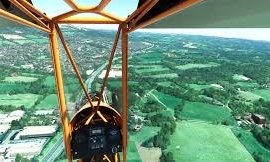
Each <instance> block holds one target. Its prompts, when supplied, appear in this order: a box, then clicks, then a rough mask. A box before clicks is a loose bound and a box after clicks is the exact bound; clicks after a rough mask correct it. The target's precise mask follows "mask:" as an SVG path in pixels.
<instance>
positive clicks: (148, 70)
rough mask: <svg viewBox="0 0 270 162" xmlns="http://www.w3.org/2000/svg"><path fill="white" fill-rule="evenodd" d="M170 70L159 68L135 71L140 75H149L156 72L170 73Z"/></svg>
mask: <svg viewBox="0 0 270 162" xmlns="http://www.w3.org/2000/svg"><path fill="white" fill-rule="evenodd" d="M169 70H170V69H169V68H164V67H158V68H138V69H136V70H135V72H136V73H138V74H147V73H154V72H164V73H165V72H168V71H169Z"/></svg>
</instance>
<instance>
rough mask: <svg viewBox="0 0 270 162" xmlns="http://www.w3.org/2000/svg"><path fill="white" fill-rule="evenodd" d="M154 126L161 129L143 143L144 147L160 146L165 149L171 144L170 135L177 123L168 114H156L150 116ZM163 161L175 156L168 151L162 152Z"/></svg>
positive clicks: (171, 159) (167, 161) (170, 159)
mask: <svg viewBox="0 0 270 162" xmlns="http://www.w3.org/2000/svg"><path fill="white" fill-rule="evenodd" d="M149 120H150V121H151V125H152V126H159V127H161V130H160V131H159V132H158V134H157V135H155V136H154V137H152V138H150V139H149V140H146V141H145V142H144V143H143V144H142V145H143V146H144V147H160V148H161V149H162V150H165V149H166V148H167V146H168V145H169V144H170V136H171V135H172V134H173V133H174V132H175V128H176V123H175V121H174V120H173V118H172V117H171V116H168V115H166V114H162V113H160V114H156V115H153V116H151V117H149ZM160 160H161V161H164V162H165V161H166V162H169V161H173V156H172V155H168V154H167V153H166V152H164V151H163V152H162V156H161V159H160Z"/></svg>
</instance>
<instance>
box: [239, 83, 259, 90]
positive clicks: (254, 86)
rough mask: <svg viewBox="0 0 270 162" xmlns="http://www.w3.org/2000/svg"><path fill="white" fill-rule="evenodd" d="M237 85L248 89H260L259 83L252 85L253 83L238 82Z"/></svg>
mask: <svg viewBox="0 0 270 162" xmlns="http://www.w3.org/2000/svg"><path fill="white" fill-rule="evenodd" d="M235 85H238V86H240V87H242V88H246V89H252V88H257V87H259V84H258V83H251V82H237V83H236V84H235Z"/></svg>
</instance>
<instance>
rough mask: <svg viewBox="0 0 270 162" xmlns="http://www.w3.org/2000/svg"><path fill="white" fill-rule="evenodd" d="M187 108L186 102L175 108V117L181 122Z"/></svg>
mask: <svg viewBox="0 0 270 162" xmlns="http://www.w3.org/2000/svg"><path fill="white" fill-rule="evenodd" d="M184 106H185V100H181V102H180V103H179V104H177V105H176V106H175V107H174V117H175V118H176V119H177V120H179V119H181V112H182V111H183V108H184Z"/></svg>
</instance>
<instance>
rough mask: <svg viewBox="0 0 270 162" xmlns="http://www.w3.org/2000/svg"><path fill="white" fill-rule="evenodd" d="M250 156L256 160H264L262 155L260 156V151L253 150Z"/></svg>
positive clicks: (257, 161)
mask: <svg viewBox="0 0 270 162" xmlns="http://www.w3.org/2000/svg"><path fill="white" fill-rule="evenodd" d="M252 156H253V158H254V160H255V161H256V162H265V160H264V156H262V154H260V153H257V152H254V153H253V154H252Z"/></svg>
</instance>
